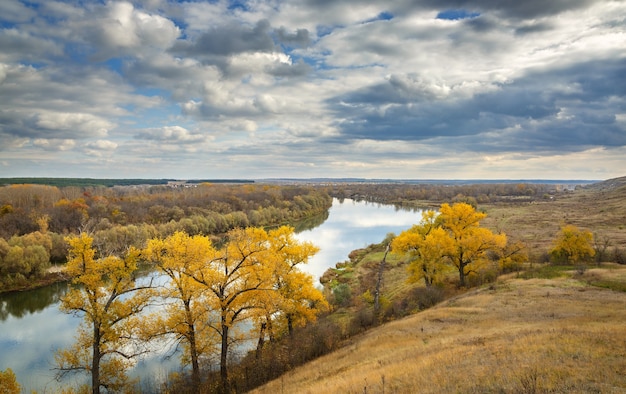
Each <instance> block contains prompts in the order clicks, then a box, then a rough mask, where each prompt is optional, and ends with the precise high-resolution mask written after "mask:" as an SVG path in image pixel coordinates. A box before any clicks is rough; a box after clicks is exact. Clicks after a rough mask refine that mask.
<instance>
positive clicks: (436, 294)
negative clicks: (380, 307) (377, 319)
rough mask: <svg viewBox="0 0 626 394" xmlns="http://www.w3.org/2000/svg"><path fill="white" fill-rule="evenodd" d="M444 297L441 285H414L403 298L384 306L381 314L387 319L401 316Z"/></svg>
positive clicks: (428, 305) (429, 305)
mask: <svg viewBox="0 0 626 394" xmlns="http://www.w3.org/2000/svg"><path fill="white" fill-rule="evenodd" d="M444 297H445V294H444V291H443V289H442V288H441V287H438V286H428V287H416V288H414V289H412V290H411V291H409V292H408V294H407V295H406V296H405V297H404V298H402V299H400V300H396V301H395V302H393V303H392V304H391V305H389V306H388V307H387V308H385V310H384V312H383V316H384V317H385V319H387V320H390V319H394V318H401V317H404V316H407V315H409V314H411V313H415V312H418V311H421V310H424V309H428V308H430V307H432V306H434V305H436V304H438V303H439V302H441V301H443V299H444Z"/></svg>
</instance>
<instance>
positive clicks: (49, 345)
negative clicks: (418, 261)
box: [0, 199, 421, 393]
mask: <svg viewBox="0 0 626 394" xmlns="http://www.w3.org/2000/svg"><path fill="white" fill-rule="evenodd" d="M420 219H421V213H420V212H419V211H408V210H401V209H396V208H395V207H392V206H388V205H379V204H372V203H365V202H355V201H352V200H348V199H346V200H344V201H343V202H340V201H339V200H334V202H333V206H332V208H331V209H330V211H329V214H328V218H327V219H326V220H325V221H324V222H323V223H321V224H319V225H318V226H317V227H315V228H312V229H310V230H303V231H301V232H300V233H298V239H300V240H302V241H310V242H312V243H314V244H315V245H317V246H318V247H319V248H320V252H319V253H318V254H317V255H315V256H314V258H313V259H312V260H311V261H310V262H309V264H307V266H305V267H302V268H303V270H305V271H307V272H309V273H310V274H312V275H313V276H314V277H315V279H316V283H317V279H318V278H319V277H320V276H321V275H322V274H323V273H324V271H326V269H328V268H329V267H334V266H335V264H336V263H337V262H342V261H345V260H347V259H348V254H349V253H350V252H351V251H352V250H354V249H358V248H363V247H366V246H367V245H369V244H371V243H378V242H380V241H382V240H383V238H384V237H385V236H386V235H387V234H388V233H390V232H393V233H396V234H398V233H399V232H400V231H402V230H405V229H407V228H409V227H410V226H411V225H413V224H415V223H417V222H418V221H419V220H420ZM316 224H317V223H316ZM66 291H67V286H66V285H64V284H56V285H52V286H48V287H46V288H43V289H37V290H33V291H29V292H24V293H15V294H8V295H4V296H0V370H4V369H6V368H11V369H12V370H13V372H15V374H16V375H17V379H18V381H19V382H20V384H21V385H22V389H23V392H31V391H32V390H36V391H38V392H39V393H54V392H56V391H57V390H58V389H59V388H61V387H68V386H73V385H74V386H75V385H77V384H79V383H80V382H81V381H83V380H82V379H84V375H77V376H78V377H77V378H76V379H74V380H71V379H69V380H68V379H66V380H63V382H62V383H61V384H59V383H57V382H56V381H55V380H54V371H52V370H51V369H52V368H53V367H54V353H55V352H56V350H57V349H60V348H64V347H69V346H70V345H71V344H72V343H73V342H74V335H75V333H76V329H77V327H78V325H79V324H80V322H81V320H82V319H81V318H78V317H75V316H72V315H66V314H64V313H62V312H60V311H59V298H60V297H61V296H62V295H63V294H65V292H66ZM165 352H166V349H161V352H160V353H159V354H157V355H153V356H151V357H149V358H147V359H145V360H142V361H140V362H139V363H138V364H137V366H136V367H135V368H134V371H132V375H135V376H143V377H145V376H149V377H150V378H151V379H153V380H156V381H160V380H162V379H164V378H165V377H166V376H167V372H168V371H170V370H175V369H176V368H177V357H176V356H175V357H171V358H169V359H164V357H163V355H164V354H165ZM81 376H83V377H82V378H81Z"/></svg>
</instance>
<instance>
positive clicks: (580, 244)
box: [550, 224, 595, 263]
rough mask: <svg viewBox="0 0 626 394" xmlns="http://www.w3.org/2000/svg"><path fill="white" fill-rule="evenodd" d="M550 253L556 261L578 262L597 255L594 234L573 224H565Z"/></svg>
mask: <svg viewBox="0 0 626 394" xmlns="http://www.w3.org/2000/svg"><path fill="white" fill-rule="evenodd" d="M550 254H551V256H552V259H553V261H556V262H564V263H578V262H581V261H585V260H589V259H590V258H591V257H593V256H594V255H595V250H594V249H593V234H592V233H591V232H590V231H587V230H581V229H579V228H578V227H576V226H574V225H571V224H567V225H563V226H561V230H560V231H559V233H558V234H557V237H556V239H555V240H554V248H553V249H552V250H551V251H550Z"/></svg>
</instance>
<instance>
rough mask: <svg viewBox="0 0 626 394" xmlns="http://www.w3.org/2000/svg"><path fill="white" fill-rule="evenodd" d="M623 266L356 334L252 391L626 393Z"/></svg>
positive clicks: (476, 295) (533, 282)
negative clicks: (611, 285) (600, 283)
mask: <svg viewBox="0 0 626 394" xmlns="http://www.w3.org/2000/svg"><path fill="white" fill-rule="evenodd" d="M600 279H605V280H609V281H613V282H621V283H624V282H626V267H620V266H612V267H611V269H591V270H588V271H587V272H586V273H585V274H584V275H583V276H582V277H577V278H572V277H567V278H565V277H562V278H556V279H528V280H524V279H515V278H508V279H504V278H501V279H500V280H498V281H497V282H496V283H494V284H493V285H491V286H487V287H483V288H480V289H476V290H473V291H470V292H468V293H465V294H462V295H460V296H457V297H455V298H452V299H450V300H448V301H445V302H444V303H442V304H440V305H438V306H437V307H434V308H432V309H429V310H426V311H424V312H421V313H419V314H416V315H413V316H410V317H408V318H405V319H402V320H398V321H395V322H391V323H388V324H386V325H384V326H381V327H378V328H376V329H373V330H371V331H368V332H367V333H365V334H363V335H361V336H359V337H355V338H353V339H352V341H351V343H350V344H349V345H348V346H346V347H344V348H342V349H340V350H338V351H336V352H334V353H332V354H330V355H327V356H325V357H322V358H320V359H318V360H315V361H313V362H311V363H309V364H306V365H304V366H302V367H300V368H297V369H295V370H293V371H291V372H289V373H288V374H286V375H284V376H283V377H282V378H280V379H277V380H275V381H273V382H270V383H269V384H268V385H266V386H264V387H261V388H260V389H258V390H256V391H254V392H255V393H272V394H278V393H325V394H328V393H364V392H367V393H382V392H386V393H417V392H419V393H440V392H453V393H454V392H457V393H486V392H487V393H489V392H506V393H535V392H536V393H539V392H558V393H588V392H598V393H626V292H618V291H613V290H609V289H603V288H599V287H595V286H591V285H590V284H589V283H590V282H592V281H593V280H600Z"/></svg>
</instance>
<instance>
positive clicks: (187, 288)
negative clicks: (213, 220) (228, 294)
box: [142, 232, 217, 392]
mask: <svg viewBox="0 0 626 394" xmlns="http://www.w3.org/2000/svg"><path fill="white" fill-rule="evenodd" d="M215 253H216V252H215V249H214V248H213V245H212V244H211V241H210V240H209V239H208V238H207V237H205V236H201V235H195V236H189V235H187V234H186V233H183V232H176V233H174V234H173V235H171V236H169V237H167V238H166V239H163V240H161V239H152V240H150V241H149V242H148V246H147V248H146V249H145V250H144V251H143V252H142V255H143V257H144V258H146V259H148V260H150V261H152V262H154V263H155V264H156V266H157V267H158V269H159V270H160V271H161V272H163V273H164V274H165V275H167V277H169V281H168V283H166V284H165V285H164V286H163V287H162V288H161V289H160V291H159V294H160V296H161V297H163V298H164V300H165V311H164V313H156V314H154V315H152V318H151V319H148V320H147V324H146V325H145V326H146V337H147V338H150V337H153V336H160V335H167V334H171V335H174V338H175V340H176V341H177V342H178V343H180V344H182V345H183V353H182V356H181V357H182V362H183V364H185V365H189V364H191V380H192V384H193V391H194V392H196V391H197V390H198V388H199V387H200V383H201V379H200V359H201V357H202V356H204V355H206V354H210V353H212V352H213V351H215V349H216V345H217V339H216V335H215V334H214V330H213V329H212V328H211V319H212V315H211V311H212V309H211V303H210V302H209V300H207V298H206V296H207V294H205V292H206V286H203V285H201V284H200V283H198V282H197V281H196V280H194V279H192V278H191V276H192V275H193V272H192V271H191V267H192V266H198V265H199V264H202V263H203V262H208V261H209V260H210V259H211V258H213V257H214V256H215Z"/></svg>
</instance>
